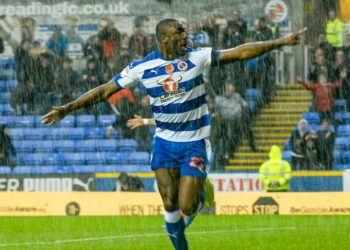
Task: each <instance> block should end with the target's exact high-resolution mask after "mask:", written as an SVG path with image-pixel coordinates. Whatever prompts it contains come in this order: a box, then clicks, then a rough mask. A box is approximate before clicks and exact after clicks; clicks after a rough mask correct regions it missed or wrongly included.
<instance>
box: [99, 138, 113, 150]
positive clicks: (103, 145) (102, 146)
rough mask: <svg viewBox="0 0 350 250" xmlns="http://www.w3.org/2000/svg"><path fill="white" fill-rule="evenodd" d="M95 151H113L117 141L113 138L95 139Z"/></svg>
mask: <svg viewBox="0 0 350 250" xmlns="http://www.w3.org/2000/svg"><path fill="white" fill-rule="evenodd" d="M96 144H97V151H100V152H108V151H111V152H115V151H116V148H117V142H116V140H114V139H111V140H108V139H106V140H96Z"/></svg>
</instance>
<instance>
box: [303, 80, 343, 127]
mask: <svg viewBox="0 0 350 250" xmlns="http://www.w3.org/2000/svg"><path fill="white" fill-rule="evenodd" d="M298 81H299V83H300V84H301V85H303V86H304V87H305V88H306V89H307V90H310V91H313V92H315V95H316V110H317V112H319V114H320V118H321V120H323V119H328V120H330V121H332V123H333V122H334V90H335V89H337V88H341V86H342V80H341V81H340V82H337V83H329V82H328V79H327V75H326V74H320V75H319V77H318V83H316V84H310V83H305V82H303V81H302V80H300V79H299V80H298Z"/></svg>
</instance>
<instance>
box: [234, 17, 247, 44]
mask: <svg viewBox="0 0 350 250" xmlns="http://www.w3.org/2000/svg"><path fill="white" fill-rule="evenodd" d="M241 14H242V13H241V11H240V10H234V11H232V20H233V22H235V24H236V25H238V27H239V33H240V34H242V36H243V39H244V38H245V37H246V36H247V31H248V28H247V22H246V21H245V20H243V19H242V17H241Z"/></svg>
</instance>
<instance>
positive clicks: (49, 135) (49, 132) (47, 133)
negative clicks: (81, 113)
mask: <svg viewBox="0 0 350 250" xmlns="http://www.w3.org/2000/svg"><path fill="white" fill-rule="evenodd" d="M64 129H65V128H41V130H42V132H43V133H44V137H45V139H46V140H63V139H64Z"/></svg>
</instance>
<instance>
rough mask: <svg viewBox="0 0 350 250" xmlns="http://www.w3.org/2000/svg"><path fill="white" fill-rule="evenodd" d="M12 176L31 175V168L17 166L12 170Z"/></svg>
mask: <svg viewBox="0 0 350 250" xmlns="http://www.w3.org/2000/svg"><path fill="white" fill-rule="evenodd" d="M12 174H31V167H29V166H16V167H15V168H14V169H13V170H12Z"/></svg>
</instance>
